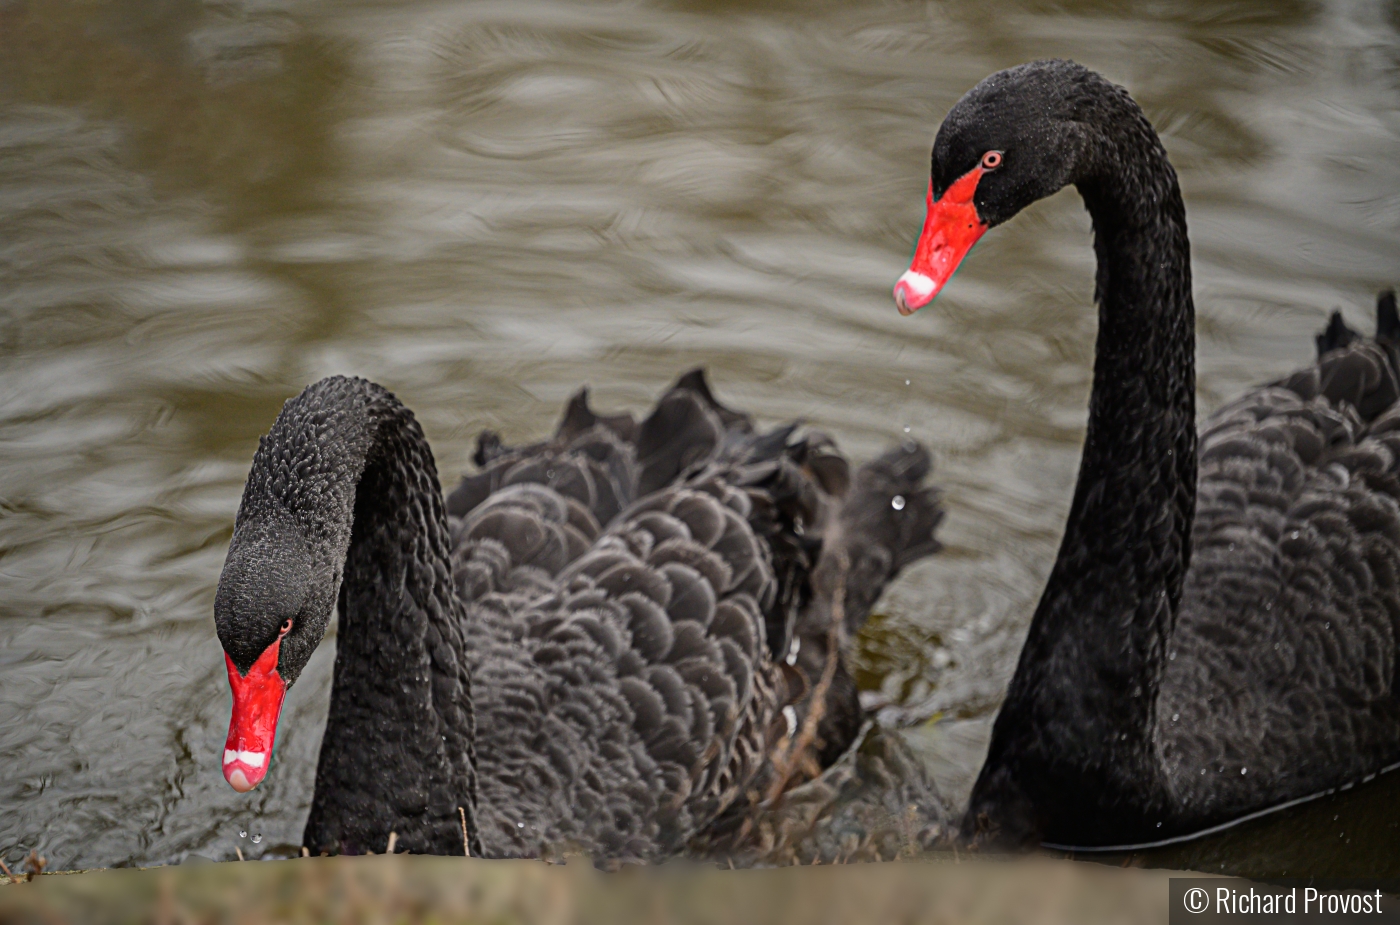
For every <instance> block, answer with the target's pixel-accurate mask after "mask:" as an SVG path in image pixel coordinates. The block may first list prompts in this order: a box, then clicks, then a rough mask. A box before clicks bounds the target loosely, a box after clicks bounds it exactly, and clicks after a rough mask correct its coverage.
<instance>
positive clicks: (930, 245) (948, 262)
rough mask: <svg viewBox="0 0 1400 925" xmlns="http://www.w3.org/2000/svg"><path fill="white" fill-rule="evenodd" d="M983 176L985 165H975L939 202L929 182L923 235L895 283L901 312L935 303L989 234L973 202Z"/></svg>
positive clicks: (947, 190) (910, 311)
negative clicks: (911, 261) (936, 298)
mask: <svg viewBox="0 0 1400 925" xmlns="http://www.w3.org/2000/svg"><path fill="white" fill-rule="evenodd" d="M980 179H982V168H981V167H974V168H972V169H971V170H969V171H968V172H967V173H965V174H963V175H962V176H961V177H959V178H958V179H957V180H956V181H954V183H953V185H952V186H950V187H948V188H947V189H946V190H944V191H943V196H942V197H941V198H939V200H938V201H937V202H935V201H934V199H933V182H932V181H930V182H929V187H928V215H927V216H926V217H925V218H924V231H923V234H921V235H919V243H918V245H916V246H915V248H914V260H913V263H912V264H911V265H910V267H909V270H908V272H906V273H905V274H904V275H903V276H901V277H900V278H899V282H897V283H895V284H894V304H895V305H896V306H897V307H898V308H899V313H900V314H901V315H912V314H914V312H916V311H918V310H919V309H921V308H923V307H924V306H925V305H927V304H928V303H930V302H932V301H933V297H934V296H936V295H938V293H940V292H942V291H943V287H944V286H945V285H947V283H948V280H950V279H952V277H953V273H955V272H956V271H957V269H958V264H960V263H962V259H963V258H964V257H966V256H967V252H968V251H970V250H972V245H974V244H976V243H977V239H978V238H980V237H982V235H984V234H986V232H987V226H986V225H984V224H983V223H982V220H981V219H980V218H978V217H977V207H976V206H975V205H973V202H972V195H973V193H975V192H977V181H978V180H980Z"/></svg>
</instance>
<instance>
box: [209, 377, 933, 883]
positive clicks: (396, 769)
mask: <svg viewBox="0 0 1400 925" xmlns="http://www.w3.org/2000/svg"><path fill="white" fill-rule="evenodd" d="M794 429H795V428H794V426H788V427H784V428H779V429H777V430H775V431H772V432H769V433H763V434H760V433H758V432H756V431H755V430H754V427H753V424H752V421H751V419H750V418H749V417H748V416H747V415H744V414H741V413H738V412H735V411H732V410H730V409H729V408H726V407H724V406H723V405H721V404H720V403H719V402H717V401H716V400H715V399H714V397H713V395H712V394H711V392H710V390H709V388H708V386H707V384H706V383H705V381H704V379H703V377H702V376H701V375H700V374H699V372H698V371H697V372H695V373H691V374H688V375H686V376H685V377H682V379H681V380H680V381H679V382H678V383H677V385H676V386H675V387H673V388H672V389H671V390H670V391H669V392H668V393H666V395H665V396H664V397H663V398H662V399H661V400H660V402H659V403H658V405H657V407H656V408H655V410H654V411H653V412H652V413H651V415H650V416H649V417H648V418H646V420H644V421H642V422H641V423H640V424H638V423H635V422H634V421H633V420H632V418H631V417H630V416H626V415H622V416H614V417H608V416H600V415H597V414H595V413H594V412H593V411H592V410H590V409H589V407H588V404H587V398H586V393H580V394H579V395H578V396H576V397H575V398H574V400H573V401H572V402H571V403H570V404H569V406H568V408H567V411H566V413H565V415H564V417H563V420H562V422H561V423H560V426H559V429H558V432H557V433H556V434H555V436H554V438H553V439H552V440H550V441H547V442H544V443H540V444H536V445H533V446H528V447H523V448H515V449H512V448H509V447H505V446H503V445H502V444H501V442H500V440H499V438H497V437H496V436H495V435H493V434H489V433H488V434H483V435H482V437H481V438H480V440H479V443H478V450H477V455H476V462H477V463H478V465H479V466H481V467H482V471H481V473H480V474H478V475H475V476H470V477H467V478H465V479H463V481H462V483H461V485H460V486H459V487H458V488H457V489H456V490H455V491H454V492H453V493H452V494H451V496H450V497H448V498H447V499H445V500H444V498H443V495H442V493H441V490H440V488H439V485H438V477H437V471H436V468H435V464H434V461H433V455H432V452H431V450H430V449H429V447H428V444H427V442H426V440H425V439H424V437H423V433H422V430H421V429H420V428H419V426H418V423H417V422H416V421H415V419H414V416H413V414H412V413H411V412H410V411H409V410H408V409H407V408H405V407H404V406H403V405H402V404H401V403H400V402H399V401H398V400H397V399H396V398H395V397H394V396H393V395H392V394H390V393H389V392H388V391H386V390H385V389H383V388H382V387H380V386H378V385H375V384H373V383H370V382H367V381H365V380H363V379H351V378H342V377H335V378H330V379H325V380H322V381H320V382H318V383H316V384H314V385H311V386H309V387H307V388H306V390H305V391H303V392H302V393H301V394H300V395H299V396H297V397H296V398H293V399H291V400H290V401H288V402H287V403H286V405H285V406H284V407H283V409H282V412H281V414H280V415H279V417H278V419H277V421H276V423H275V424H274V425H273V427H272V430H271V432H270V433H269V434H268V435H267V436H266V437H264V438H263V439H262V441H261V443H260V444H259V447H258V450H257V453H256V455H255V456H254V459H253V465H252V470H251V472H250V473H249V476H248V482H247V485H246V487H245V489H244V493H243V500H242V503H241V506H240V508H239V511H238V517H237V522H236V526H235V529H234V534H233V539H232V542H231V543H230V546H229V552H228V557H227V559H226V561H225V564H224V569H223V574H222V575H221V577H220V579H219V587H218V592H217V595H216V598H215V605H214V614H215V622H216V625H217V630H218V636H219V640H220V642H221V643H222V644H223V647H224V651H225V658H226V662H227V667H228V676H229V683H230V685H231V686H232V689H233V695H234V707H233V714H232V718H231V720H230V725H229V736H228V742H227V745H226V747H225V751H224V775H225V777H226V778H227V779H228V781H229V783H230V784H232V785H233V787H234V788H235V789H237V790H240V791H246V790H249V789H251V788H252V787H254V786H256V785H257V783H258V782H259V781H260V780H262V778H263V776H264V775H265V774H266V772H267V770H268V766H269V763H270V760H271V757H272V746H273V742H274V739H275V735H276V725H277V719H278V715H279V712H280V709H281V703H282V698H283V696H284V694H285V692H286V689H287V687H288V686H290V685H291V684H292V683H294V682H295V681H296V678H297V676H298V674H299V673H300V672H301V670H302V668H303V667H304V666H305V664H306V662H307V660H308V658H309V657H310V656H311V653H312V651H313V650H314V649H315V648H316V646H317V644H318V643H319V642H320V641H321V638H322V636H323V635H324V634H325V631H326V629H327V626H328V625H329V622H330V619H331V616H332V613H333V612H334V611H335V610H336V608H337V606H338V607H339V613H340V624H339V635H338V640H337V651H336V662H335V676H334V681H333V686H332V693H331V704H330V712H329V715H328V718H327V721H326V730H325V735H324V738H323V740H322V744H321V756H320V762H319V765H318V767H317V772H316V789H315V795H314V797H313V799H312V805H311V812H310V816H309V818H308V820H307V823H306V830H305V834H304V839H303V843H304V845H305V847H306V848H307V849H308V850H310V851H311V852H313V853H319V852H329V853H364V852H367V851H380V852H382V851H384V850H386V848H387V847H388V846H389V840H390V836H391V833H392V834H393V835H394V836H395V841H396V850H401V851H411V852H414V853H433V854H458V855H460V854H462V853H463V852H464V851H469V852H470V853H471V854H472V855H475V856H482V855H485V856H495V857H520V856H534V855H538V854H540V853H541V852H545V851H550V850H553V849H555V848H558V847H568V848H575V849H582V850H584V851H587V852H589V853H591V854H592V855H593V856H594V858H595V859H599V860H602V859H615V860H618V861H647V860H653V859H657V858H661V857H664V856H667V855H669V854H674V853H676V852H678V851H681V850H683V849H684V848H685V845H686V844H687V841H688V840H689V839H690V838H691V837H692V836H694V835H695V834H696V833H698V832H701V831H703V830H704V828H705V827H706V826H707V825H709V824H711V823H712V822H714V821H715V820H716V819H718V818H719V817H720V816H721V814H723V813H728V814H729V815H730V816H732V815H734V814H736V813H742V812H745V811H753V810H754V809H755V808H756V805H757V804H758V803H761V802H762V798H763V795H764V794H765V793H770V792H781V788H783V787H785V786H788V785H790V784H795V783H798V782H800V781H801V780H802V779H804V778H803V773H804V771H803V768H804V767H809V766H810V764H811V761H812V760H813V759H812V758H811V757H810V752H815V753H816V756H817V757H816V759H815V760H817V761H818V762H820V761H823V760H825V761H829V760H830V759H831V758H832V757H834V755H836V754H839V753H840V750H841V749H842V748H843V747H844V746H845V744H846V743H849V742H850V741H852V740H853V739H854V737H855V735H856V732H857V731H858V728H859V724H860V713H859V706H858V704H857V701H856V697H855V689H854V684H853V683H852V682H851V681H850V677H849V675H848V674H846V672H845V669H844V666H843V665H841V664H840V660H839V657H838V655H839V649H837V648H832V647H831V646H830V642H831V641H832V640H833V639H837V638H838V637H839V632H837V631H838V630H839V631H844V630H845V628H847V627H852V626H855V625H857V624H858V623H859V621H860V620H861V619H862V618H863V617H864V615H865V611H866V610H868V608H869V606H870V605H871V604H872V603H873V602H874V598H875V596H876V595H878V593H879V591H880V589H881V587H883V586H884V584H885V583H886V582H887V581H888V580H890V579H891V578H892V577H893V576H894V575H895V573H897V572H898V571H899V570H900V569H901V568H902V567H903V566H904V565H906V564H907V563H908V562H910V561H913V560H914V559H917V558H919V557H921V556H924V555H926V554H928V553H931V552H933V551H934V550H935V549H936V548H937V546H938V544H937V542H936V540H935V539H934V537H933V532H934V529H935V528H936V526H937V525H938V522H939V520H940V519H941V517H942V513H941V510H940V508H939V505H938V499H937V493H936V492H935V491H934V490H933V489H931V488H926V487H923V486H922V484H921V483H922V481H923V479H924V476H925V475H926V474H927V473H928V470H929V457H928V453H927V451H925V450H924V449H923V448H922V447H920V446H918V445H917V444H913V443H906V444H904V445H902V446H900V447H897V448H895V449H893V450H891V451H889V452H887V453H886V454H885V455H884V456H882V457H880V458H879V459H877V460H875V461H873V462H871V463H868V464H867V465H865V466H863V467H861V468H860V469H859V470H857V471H856V472H855V473H854V475H852V474H851V473H850V471H849V468H848V466H847V463H846V461H845V459H844V458H843V457H841V456H840V455H839V454H838V453H837V452H836V450H835V447H834V444H832V442H831V441H830V440H829V438H825V437H823V436H822V435H820V434H809V435H808V436H807V437H806V438H805V439H801V440H796V439H794V436H793V434H794ZM813 652H818V653H828V652H829V653H830V655H831V658H829V659H828V658H825V657H821V658H818V662H820V664H819V665H817V666H816V668H815V669H813V668H812V667H811V663H812V658H813V656H812V653H813ZM818 698H821V699H820V701H818ZM818 706H820V712H818ZM799 730H802V731H805V732H807V733H808V737H807V740H806V742H807V744H808V745H809V746H810V751H809V757H808V758H807V759H805V760H806V762H807V763H806V764H804V765H802V766H801V767H799V766H798V764H797V762H796V761H795V760H793V761H784V760H783V759H784V758H785V757H792V756H791V746H792V745H793V744H794V743H795V742H800V741H801V733H800V732H799ZM775 756H776V757H775ZM789 778H791V780H789Z"/></svg>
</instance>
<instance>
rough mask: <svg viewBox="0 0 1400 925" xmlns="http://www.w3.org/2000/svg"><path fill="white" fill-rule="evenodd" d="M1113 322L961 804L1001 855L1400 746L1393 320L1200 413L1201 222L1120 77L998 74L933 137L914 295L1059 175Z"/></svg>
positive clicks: (1349, 771)
mask: <svg viewBox="0 0 1400 925" xmlns="http://www.w3.org/2000/svg"><path fill="white" fill-rule="evenodd" d="M1071 183H1072V184H1074V185H1075V186H1076V187H1078V189H1079V192H1080V194H1081V195H1082V196H1083V198H1084V202H1085V205H1086V207H1087V208H1088V210H1089V214H1090V216H1091V217H1092V220H1093V228H1094V250H1095V252H1096V254H1097V257H1098V277H1097V284H1096V288H1095V301H1096V302H1097V303H1098V306H1099V332H1098V342H1097V347H1096V357H1095V361H1094V378H1093V391H1092V394H1091V396H1090V399H1089V421H1088V430H1087V433H1086V436H1085V442H1084V451H1083V458H1082V462H1081V465H1080V471H1079V478H1078V483H1077V485H1076V487H1075V491H1074V500H1073V503H1072V504H1071V507H1070V513H1069V519H1068V523H1067V524H1066V526H1065V534H1064V539H1063V542H1062V544H1061V546H1060V552H1059V556H1058V558H1057V559H1056V561H1055V565H1054V568H1053V569H1052V571H1051V574H1050V577H1049V580H1048V582H1047V584H1046V588H1045V592H1044V594H1043V596H1042V597H1041V599H1040V604H1039V606H1038V607H1037V608H1036V611H1035V615H1034V618H1033V619H1032V621H1031V625H1030V630H1029V634H1028V636H1027V639H1026V642H1025V646H1024V648H1023V649H1022V651H1021V656H1020V661H1019V663H1018V664H1017V667H1016V672H1015V675H1014V677H1013V678H1012V680H1011V684H1010V687H1009V689H1008V691H1007V694H1006V700H1005V702H1004V704H1003V705H1002V708H1001V712H1000V714H999V715H998V716H997V719H996V722H995V725H994V728H993V732H992V740H991V745H990V749H989V751H988V754H987V758H986V762H985V764H984V765H983V767H982V770H981V773H980V775H979V777H978V779H977V782H976V785H975V787H974V790H973V793H972V799H971V803H970V805H969V807H968V809H967V812H966V815H965V816H964V819H963V823H962V829H963V834H964V836H965V837H967V838H970V839H972V840H973V841H975V842H978V843H982V844H1003V845H1015V844H1030V843H1034V842H1036V841H1040V842H1042V843H1045V844H1048V845H1051V846H1056V847H1074V848H1086V847H1109V846H1129V845H1146V844H1150V843H1159V842H1164V841H1171V840H1178V839H1183V838H1187V837H1191V836H1193V835H1196V834H1201V833H1203V832H1205V831H1207V830H1210V829H1212V828H1213V827H1218V826H1224V825H1228V824H1231V823H1232V822H1235V821H1238V820H1240V819H1242V818H1244V817H1247V816H1251V815H1253V814H1257V813H1262V812H1265V811H1268V810H1270V809H1274V808H1279V807H1282V806H1284V805H1287V804H1289V803H1290V802H1292V801H1298V800H1303V799H1306V798H1308V797H1309V796H1312V795H1316V794H1319V793H1321V792H1325V791H1328V790H1330V789H1332V788H1337V787H1343V786H1347V785H1350V784H1352V783H1355V782H1359V781H1363V780H1365V779H1367V778H1369V777H1372V776H1375V775H1376V774H1378V773H1381V772H1382V771H1385V770H1388V769H1389V768H1391V767H1393V766H1394V765H1395V764H1396V763H1397V762H1400V696H1398V695H1400V689H1398V684H1400V679H1398V678H1397V675H1396V671H1397V654H1398V653H1397V633H1400V504H1398V503H1397V499H1400V406H1397V397H1398V396H1400V386H1398V385H1397V382H1398V381H1400V379H1397V351H1396V346H1397V344H1400V320H1398V319H1397V317H1396V312H1395V302H1394V296H1393V295H1387V296H1383V297H1382V300H1381V306H1380V311H1379V316H1380V318H1379V324H1378V331H1377V336H1376V338H1375V339H1374V340H1373V339H1366V338H1361V337H1359V336H1358V335H1355V334H1354V333H1353V332H1350V331H1349V330H1347V329H1346V328H1345V326H1344V325H1342V324H1341V323H1340V318H1336V319H1334V321H1333V324H1332V325H1331V326H1330V327H1329V328H1328V331H1327V332H1325V333H1324V335H1322V336H1321V337H1320V338H1319V341H1318V347H1319V350H1320V351H1321V356H1320V357H1319V359H1318V362H1317V363H1316V365H1314V366H1311V367H1308V368H1306V369H1303V370H1301V371H1300V372H1297V373H1295V374H1293V375H1292V376H1289V377H1287V378H1285V379H1281V380H1279V381H1277V382H1273V383H1270V384H1268V385H1265V386H1262V387H1260V388H1258V389H1255V390H1253V391H1251V392H1249V393H1247V394H1246V395H1244V396H1243V397H1241V398H1239V399H1237V400H1235V401H1234V402H1232V403H1230V404H1228V405H1226V406H1225V407H1223V408H1221V409H1220V410H1219V411H1216V412H1215V413H1214V414H1212V415H1210V416H1209V417H1207V418H1205V419H1204V420H1203V421H1202V422H1201V424H1200V434H1199V437H1198V435H1197V427H1196V415H1195V368H1194V361H1193V352H1194V347H1195V345H1194V333H1195V315H1194V313H1195V309H1194V306H1193V304H1192V299H1191V265H1190V251H1189V245H1188V242H1187V236H1186V211H1185V207H1184V205H1183V203H1182V198H1181V192H1180V190H1179V188H1178V185H1177V178H1176V173H1175V171H1174V170H1173V169H1172V166H1171V164H1170V163H1168V161H1167V155H1166V151H1165V150H1164V149H1163V147H1162V144H1161V141H1160V140H1159V139H1158V137H1157V134H1156V132H1155V131H1154V130H1153V128H1152V126H1151V124H1150V123H1149V122H1148V120H1147V118H1146V116H1145V115H1144V114H1143V112H1142V110H1141V109H1140V108H1139V107H1138V105H1137V104H1136V103H1135V102H1134V101H1133V100H1132V98H1131V97H1130V96H1129V95H1128V93H1127V92H1126V91H1125V90H1123V89H1122V88H1120V87H1118V86H1115V85H1114V84H1112V83H1110V82H1108V81H1107V80H1105V79H1104V78H1103V77H1101V76H1099V75H1098V74H1096V73H1094V72H1092V71H1090V70H1088V69H1086V68H1084V67H1081V66H1079V65H1077V64H1073V63H1071V62H1067V61H1038V62H1034V63H1031V64H1025V65H1022V66H1019V67H1014V68H1011V69H1009V70H1006V71H1002V72H1000V73H997V74H993V75H992V76H990V77H988V78H986V79H985V80H983V81H982V82H981V83H980V84H978V85H977V86H976V87H974V88H973V89H972V90H971V91H969V92H968V93H967V95H966V96H964V97H963V98H962V100H961V101H959V102H958V103H957V105H955V106H954V107H953V109H952V111H951V112H949V114H948V116H947V118H946V119H945V120H944V122H943V125H942V127H941V128H940V129H939V132H938V136H937V139H936V140H935V142H934V147H933V158H932V177H931V184H930V188H929V194H928V216H927V219H926V221H925V223H924V227H923V232H922V235H921V237H920V240H919V243H918V246H917V248H916V251H915V256H914V261H913V265H912V267H911V269H910V270H909V272H907V273H906V274H905V275H904V276H903V277H902V278H901V279H900V281H899V282H898V283H897V285H896V287H895V293H894V295H895V302H896V304H897V305H898V307H899V309H900V311H901V312H902V313H904V314H906V315H907V314H910V313H912V312H913V311H915V310H917V309H918V308H920V307H922V306H923V305H926V304H927V303H928V302H929V301H931V300H932V299H933V297H934V296H935V295H936V294H937V293H938V291H939V290H940V289H941V288H942V287H943V286H944V285H945V284H946V283H947V282H948V280H949V278H950V277H951V276H952V274H953V272H954V271H955V270H956V269H957V266H958V263H959V261H960V260H961V259H962V258H963V256H964V255H965V254H966V253H967V251H968V250H969V249H970V248H971V247H972V245H973V244H974V243H975V242H976V241H977V239H978V238H979V237H980V236H981V235H982V234H983V233H984V232H985V231H986V230H987V229H988V228H990V227H992V226H995V225H998V224H1000V223H1002V222H1005V221H1007V220H1008V219H1010V218H1011V217H1012V216H1014V215H1015V214H1016V213H1017V212H1019V211H1020V210H1021V209H1023V208H1025V207H1026V206H1028V205H1030V204H1031V203H1032V202H1034V201H1035V200H1038V199H1041V198H1042V197H1045V196H1049V195H1050V194H1052V193H1054V192H1056V191H1057V190H1059V189H1061V188H1062V187H1064V186H1066V185H1068V184H1071Z"/></svg>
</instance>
